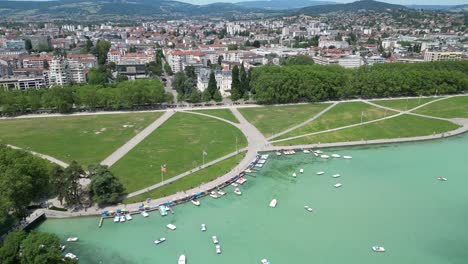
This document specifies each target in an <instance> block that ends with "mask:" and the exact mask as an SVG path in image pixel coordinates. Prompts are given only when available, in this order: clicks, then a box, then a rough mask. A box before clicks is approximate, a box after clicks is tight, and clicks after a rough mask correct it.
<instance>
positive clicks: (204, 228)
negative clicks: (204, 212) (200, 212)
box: [201, 224, 206, 232]
mask: <svg viewBox="0 0 468 264" xmlns="http://www.w3.org/2000/svg"><path fill="white" fill-rule="evenodd" d="M201 231H203V232H205V231H206V225H205V224H201Z"/></svg>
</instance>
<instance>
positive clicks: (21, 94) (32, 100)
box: [0, 79, 173, 115]
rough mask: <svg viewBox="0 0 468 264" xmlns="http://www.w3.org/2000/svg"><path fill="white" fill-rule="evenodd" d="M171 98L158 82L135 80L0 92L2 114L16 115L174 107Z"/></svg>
mask: <svg viewBox="0 0 468 264" xmlns="http://www.w3.org/2000/svg"><path fill="white" fill-rule="evenodd" d="M172 101H173V97H172V94H170V93H166V92H165V91H164V87H163V85H162V83H161V82H160V81H159V80H145V79H142V80H135V81H124V82H120V83H117V84H116V85H115V86H108V87H104V86H101V85H84V86H67V87H63V88H62V87H58V86H57V87H52V88H50V89H39V90H26V91H4V90H1V91H0V108H1V113H2V114H6V115H8V114H16V113H24V112H27V111H37V110H40V109H48V110H53V111H58V112H63V113H67V112H71V111H73V110H74V109H77V108H90V109H95V108H105V109H129V108H133V107H135V106H141V105H155V104H161V103H165V102H168V103H171V102H172Z"/></svg>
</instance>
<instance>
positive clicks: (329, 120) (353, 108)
mask: <svg viewBox="0 0 468 264" xmlns="http://www.w3.org/2000/svg"><path fill="white" fill-rule="evenodd" d="M362 113H364V115H363V116H362V121H363V122H365V121H371V120H375V119H379V118H383V117H385V116H389V115H392V114H395V113H396V112H393V111H386V110H384V109H381V108H378V107H375V106H372V105H369V104H366V103H362V102H350V103H339V104H337V105H336V106H334V107H333V108H332V109H330V110H328V112H326V113H325V114H323V115H322V116H320V117H319V118H317V119H316V120H314V121H312V122H310V123H308V124H306V125H304V126H302V127H299V128H297V129H295V130H293V131H291V132H289V133H287V134H284V135H282V136H280V137H278V138H275V139H283V138H288V137H293V136H299V135H303V134H307V133H313V132H318V131H322V130H327V129H332V128H337V127H342V126H347V125H352V124H358V123H360V122H361V114H362Z"/></svg>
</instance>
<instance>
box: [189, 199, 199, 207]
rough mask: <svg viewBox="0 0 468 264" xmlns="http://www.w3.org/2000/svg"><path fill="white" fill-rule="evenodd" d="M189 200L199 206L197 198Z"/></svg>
mask: <svg viewBox="0 0 468 264" xmlns="http://www.w3.org/2000/svg"><path fill="white" fill-rule="evenodd" d="M191 202H192V203H193V204H194V205H196V206H200V201H198V200H195V199H193V200H191Z"/></svg>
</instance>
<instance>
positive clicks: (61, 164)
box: [6, 144, 68, 168]
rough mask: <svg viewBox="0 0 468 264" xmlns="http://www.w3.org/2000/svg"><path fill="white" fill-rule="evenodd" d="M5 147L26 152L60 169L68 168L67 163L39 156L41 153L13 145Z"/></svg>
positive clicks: (43, 155) (42, 155)
mask: <svg viewBox="0 0 468 264" xmlns="http://www.w3.org/2000/svg"><path fill="white" fill-rule="evenodd" d="M6 146H7V147H9V148H12V149H19V150H24V151H27V152H29V153H31V154H33V155H35V156H38V157H40V158H42V159H45V160H48V161H50V162H52V163H55V164H57V165H59V166H60V167H63V168H66V167H68V163H65V162H63V161H61V160H59V159H56V158H54V157H51V156H49V155H45V154H41V153H38V152H35V151H32V150H28V149H23V148H20V147H17V146H13V145H10V144H7V145H6Z"/></svg>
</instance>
